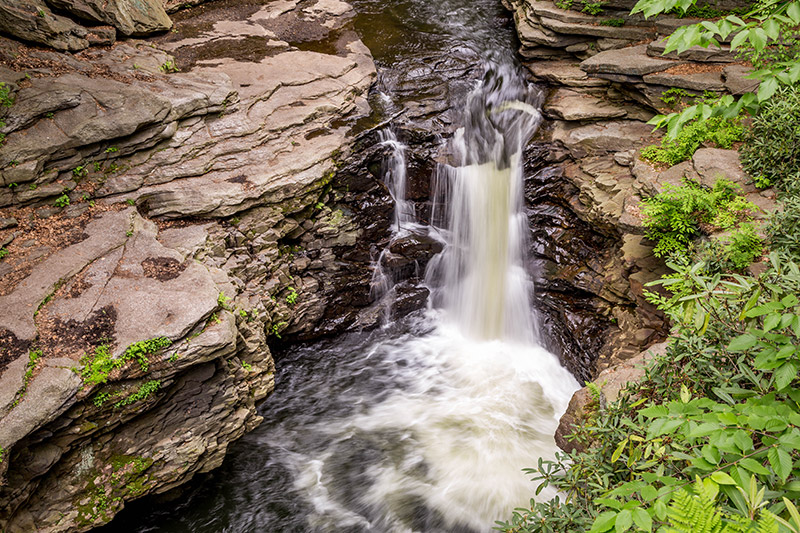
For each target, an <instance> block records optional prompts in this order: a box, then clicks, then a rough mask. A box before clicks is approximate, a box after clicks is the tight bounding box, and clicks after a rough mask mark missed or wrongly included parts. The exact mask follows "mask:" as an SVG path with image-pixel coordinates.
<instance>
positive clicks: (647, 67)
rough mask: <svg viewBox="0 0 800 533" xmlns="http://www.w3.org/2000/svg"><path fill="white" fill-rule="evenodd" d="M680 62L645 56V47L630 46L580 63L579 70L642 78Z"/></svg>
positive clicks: (601, 53) (606, 52)
mask: <svg viewBox="0 0 800 533" xmlns="http://www.w3.org/2000/svg"><path fill="white" fill-rule="evenodd" d="M680 63H681V62H679V61H675V60H670V59H661V58H656V57H651V56H649V55H647V45H646V44H642V45H638V46H631V47H628V48H620V49H618V50H607V51H605V52H600V53H599V54H597V55H594V56H592V57H590V58H589V59H587V60H585V61H584V62H583V63H581V69H583V70H584V71H586V72H587V73H589V74H598V73H603V74H619V75H624V76H644V75H646V74H652V73H653V72H660V71H662V70H666V69H668V68H670V67H674V66H676V65H678V64H680Z"/></svg>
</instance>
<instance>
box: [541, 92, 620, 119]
mask: <svg viewBox="0 0 800 533" xmlns="http://www.w3.org/2000/svg"><path fill="white" fill-rule="evenodd" d="M543 109H544V112H545V114H546V115H548V116H550V117H555V118H560V119H562V120H600V119H612V118H620V117H624V116H625V115H627V111H626V110H625V109H624V108H623V107H621V106H617V105H614V104H612V103H610V102H608V101H606V100H603V99H602V98H598V97H596V96H592V95H588V94H582V93H578V92H576V91H572V90H569V89H557V90H555V91H553V92H552V93H551V94H550V97H549V98H548V99H547V102H545V105H544V108H543Z"/></svg>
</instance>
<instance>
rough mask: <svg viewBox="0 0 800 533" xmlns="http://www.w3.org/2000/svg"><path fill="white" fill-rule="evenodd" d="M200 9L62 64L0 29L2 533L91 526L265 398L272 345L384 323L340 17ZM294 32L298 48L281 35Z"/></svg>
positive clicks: (358, 95)
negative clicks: (147, 38) (373, 294)
mask: <svg viewBox="0 0 800 533" xmlns="http://www.w3.org/2000/svg"><path fill="white" fill-rule="evenodd" d="M62 7H63V9H67V6H66V5H64V6H62ZM96 7H97V6H96V5H95V4H92V3H91V2H88V3H84V4H80V6H79V7H78V5H77V4H71V5H70V8H69V10H70V11H71V12H73V13H74V12H78V11H80V13H81V16H82V17H84V18H87V19H90V18H91V17H93V16H95V15H91V12H92V10H93V9H96ZM113 9H115V10H118V11H124V9H123V8H122V7H120V5H117V4H115V7H113ZM212 9H219V11H216V12H214V14H213V15H210V16H211V18H212V19H213V23H212V24H207V23H206V22H207V21H205V20H199V21H198V22H197V26H191V24H192V19H191V17H189V18H187V19H186V20H184V21H183V22H182V24H184V23H185V26H181V25H179V27H178V28H177V30H178V31H177V33H170V34H168V35H167V36H165V37H164V38H162V39H161V40H160V41H157V42H155V43H152V42H151V43H148V44H146V43H143V42H137V41H126V42H124V43H117V44H116V45H114V46H113V47H110V48H108V49H104V50H98V51H92V52H90V51H84V52H81V53H78V54H75V55H64V54H59V53H56V52H48V51H44V50H40V49H31V48H27V47H25V46H24V45H20V44H19V43H14V42H12V41H9V40H7V39H3V38H0V63H2V68H0V81H3V82H4V83H6V84H7V86H8V87H10V88H11V89H12V94H13V97H14V104H13V105H12V106H11V107H9V108H6V107H2V108H0V113H2V120H3V121H4V122H5V123H6V125H5V127H4V128H3V130H2V132H3V133H5V134H6V139H5V142H4V143H3V144H2V145H0V161H2V163H0V168H2V170H0V183H2V187H0V227H1V228H2V229H0V247H3V249H4V250H8V251H9V252H10V253H9V255H8V256H6V257H3V258H2V259H1V260H0V305H2V306H3V308H4V309H5V310H6V311H5V312H4V320H3V321H2V322H1V323H0V417H2V422H0V454H1V455H0V456H1V457H2V460H0V480H1V481H0V529H3V530H4V531H8V532H9V533H10V532H23V531H25V532H27V531H52V532H56V531H85V530H87V529H90V528H91V527H94V526H97V525H100V524H103V523H105V522H108V521H109V520H110V519H111V518H112V517H113V515H114V514H115V513H116V512H117V511H118V510H119V509H121V508H122V506H123V505H124V504H125V502H126V501H128V500H131V499H134V498H138V497H140V496H143V495H145V494H148V493H153V492H164V491H167V490H170V489H172V488H174V487H176V486H178V485H180V484H182V483H184V482H186V481H187V480H189V479H190V478H191V477H192V476H193V475H194V474H196V473H198V472H206V471H208V470H211V469H213V468H215V467H217V466H219V464H220V463H221V462H222V460H223V457H224V455H225V451H226V449H227V446H228V445H229V444H230V442H232V441H233V440H235V439H237V438H239V437H240V436H241V435H243V434H244V433H245V432H246V431H249V430H251V429H252V428H253V427H255V425H257V424H258V423H259V421H260V418H259V417H258V415H257V414H256V410H255V403H256V402H258V401H259V400H260V399H262V398H264V397H265V396H266V395H267V394H268V393H269V392H270V391H271V390H272V388H273V378H272V375H273V369H274V364H273V361H272V357H271V355H270V351H269V348H268V346H267V339H268V337H271V338H272V339H275V340H278V342H280V340H279V339H280V338H281V335H284V336H287V335H292V336H293V338H297V339H306V338H315V337H318V336H320V335H327V334H334V333H338V332H341V331H343V330H345V329H346V328H348V327H354V326H356V325H357V326H359V327H369V326H373V325H375V323H376V322H377V321H378V320H379V318H380V317H379V315H378V314H377V313H375V312H374V311H373V310H372V308H371V307H372V301H371V299H370V296H369V281H370V276H371V272H370V269H369V264H370V261H371V257H372V255H373V250H371V249H370V243H373V242H385V241H386V240H387V237H388V228H389V223H390V214H391V198H390V196H389V194H388V192H387V191H386V189H385V187H384V186H383V185H382V184H381V183H380V182H379V181H378V179H377V178H376V176H374V175H373V174H372V172H371V171H370V169H379V168H380V166H381V162H382V159H383V157H384V155H385V154H384V153H383V151H382V150H384V149H385V148H383V147H381V146H380V145H379V143H377V142H376V139H375V137H376V134H375V133H374V132H371V131H369V130H368V131H365V132H363V133H362V134H361V135H359V136H358V137H357V138H354V137H348V135H347V133H348V131H349V129H350V127H351V126H352V124H353V123H354V122H355V120H356V119H357V118H359V117H361V116H363V114H364V113H365V112H366V111H367V110H368V106H367V104H366V100H365V98H364V95H365V93H366V91H367V90H368V89H369V87H370V85H371V83H372V82H373V80H374V79H375V76H376V74H375V67H374V65H373V63H372V58H371V56H370V54H369V52H368V51H367V50H366V49H365V48H364V46H363V44H361V42H360V41H359V40H358V38H357V36H356V34H355V33H354V32H353V31H352V30H351V29H350V28H349V27H348V26H347V24H348V20H349V19H350V18H351V11H350V8H349V6H348V5H347V4H344V3H342V2H338V1H330V0H324V1H320V2H316V3H313V2H312V3H303V4H302V5H301V4H299V3H297V2H292V1H290V2H273V3H268V4H266V5H262V4H254V5H249V6H247V8H246V9H237V10H231V11H227V10H226V8H225V6H217V7H216V8H214V7H207V8H206V10H205V13H208V12H209V10H212ZM111 16H112V15H111V14H110V11H109V12H105V13H103V14H102V17H111ZM114 16H117V15H114ZM100 17H101V15H97V16H96V17H95V19H94V20H97V19H99V18H100ZM288 18H291V19H292V20H293V21H294V24H296V25H302V27H303V28H304V30H303V31H304V32H305V33H304V38H305V39H308V40H309V42H310V44H309V45H308V46H304V45H303V41H302V39H301V40H300V42H296V43H294V44H290V43H289V42H286V41H283V40H281V38H280V36H279V35H278V34H279V33H280V32H281V31H283V30H284V29H285V28H284V25H285V22H286V21H287V20H288ZM115 20H116V19H115ZM102 21H104V22H108V23H113V24H115V25H116V24H118V21H115V22H112V21H110V20H107V19H102ZM136 27H137V26H135V24H134V26H132V28H136ZM181 30H184V31H181ZM120 31H122V30H120ZM126 31H127V30H126ZM138 31H139V30H136V29H134V30H132V33H137V32H138ZM318 40H331V41H332V42H334V43H335V45H334V46H329V47H328V49H326V52H325V53H323V52H320V51H318V50H317V48H318V46H317V41H318ZM150 44H156V45H157V46H160V47H162V48H165V49H168V50H169V51H170V52H171V53H173V54H174V56H172V55H168V54H167V53H166V52H164V51H161V50H159V49H157V48H154V47H152V46H150ZM6 67H7V68H6ZM178 69H181V72H176V70H178ZM26 72H32V73H33V75H29V76H26V75H25V74H26ZM356 150H357V151H358V154H359V155H358V157H351V158H350V160H349V162H347V163H345V158H346V157H347V156H348V155H349V154H350V153H352V151H356ZM54 204H55V205H54ZM156 217H158V218H156ZM166 219H171V220H170V221H167V220H166ZM156 220H157V223H156ZM426 247H427V248H426ZM428 248H430V245H428V244H425V243H417V244H415V245H411V246H408V247H405V248H403V249H402V250H398V253H399V254H407V255H409V257H410V258H411V259H409V260H406V259H404V258H403V257H400V258H399V260H400V261H401V262H403V261H405V262H406V263H408V262H409V261H411V262H413V261H418V260H424V258H425V257H426V254H429V253H431V250H429V249H428ZM406 263H404V264H406ZM400 292H402V291H400ZM400 292H399V293H398V298H400V299H402V300H403V305H404V306H406V307H408V308H409V309H411V308H413V307H414V306H418V305H420V302H419V301H418V300H419V296H420V295H419V294H418V293H415V292H413V291H405V292H402V294H400Z"/></svg>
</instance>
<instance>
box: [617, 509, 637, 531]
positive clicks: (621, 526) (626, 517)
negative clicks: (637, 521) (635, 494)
mask: <svg viewBox="0 0 800 533" xmlns="http://www.w3.org/2000/svg"><path fill="white" fill-rule="evenodd" d="M632 525H633V514H632V513H631V512H630V511H629V510H628V509H623V510H622V511H620V512H619V514H618V515H617V520H616V521H615V522H614V531H615V533H624V532H625V531H628V530H629V529H630V528H631V526H632Z"/></svg>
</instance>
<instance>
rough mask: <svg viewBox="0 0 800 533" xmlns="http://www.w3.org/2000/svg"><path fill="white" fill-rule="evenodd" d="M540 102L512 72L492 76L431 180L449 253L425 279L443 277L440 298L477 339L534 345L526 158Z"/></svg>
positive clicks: (498, 70) (508, 68)
mask: <svg viewBox="0 0 800 533" xmlns="http://www.w3.org/2000/svg"><path fill="white" fill-rule="evenodd" d="M540 100H541V96H540V93H539V92H538V90H531V89H529V88H528V87H526V85H525V84H524V82H522V80H521V79H520V77H519V75H518V74H517V72H516V71H515V69H514V67H513V66H512V65H509V64H500V65H493V66H492V68H489V69H487V72H486V75H485V76H484V79H483V81H482V82H481V84H480V85H479V86H478V87H477V88H476V89H475V90H474V91H473V92H472V93H471V94H470V96H469V98H468V101H467V106H466V120H465V126H463V127H462V128H460V129H459V130H458V131H457V132H456V135H455V138H454V140H453V143H452V144H453V160H454V163H453V164H452V165H440V166H439V168H438V169H437V173H436V176H435V179H434V191H435V197H434V202H433V205H434V213H433V217H432V218H433V223H434V225H437V226H438V229H439V231H440V232H441V233H442V234H444V235H446V236H447V237H446V240H447V241H448V246H447V248H446V249H445V251H444V253H443V254H442V255H441V257H440V258H439V259H438V260H437V261H435V262H432V263H431V267H430V268H429V273H428V280H429V282H430V283H431V285H436V284H437V278H439V280H440V281H441V284H440V285H439V287H438V290H437V291H436V296H437V299H438V300H439V301H440V303H442V304H443V305H444V307H445V308H446V309H447V310H448V311H449V313H450V314H451V316H452V317H453V319H454V320H455V321H456V322H457V323H458V325H459V328H460V329H461V331H462V332H463V333H464V334H465V335H467V336H471V337H474V338H477V339H482V340H489V339H515V340H519V341H523V342H528V343H530V342H534V341H535V339H536V334H535V327H534V324H535V321H534V319H533V315H532V310H531V303H530V295H531V293H532V285H531V282H530V278H529V276H528V274H527V272H526V270H525V249H526V238H525V236H526V234H527V231H528V229H527V218H526V216H525V213H524V211H523V176H522V168H521V167H522V156H521V154H522V151H523V149H524V147H525V144H526V143H527V141H528V140H529V139H530V138H531V136H532V135H533V134H534V133H535V131H536V128H537V127H538V125H539V123H540V122H541V114H540V112H539V111H538V105H539V103H540Z"/></svg>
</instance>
